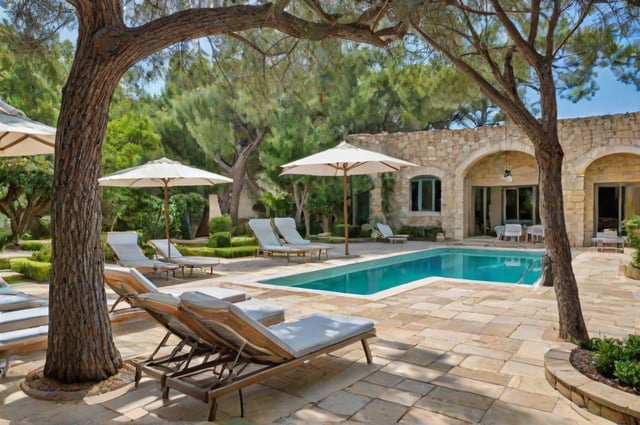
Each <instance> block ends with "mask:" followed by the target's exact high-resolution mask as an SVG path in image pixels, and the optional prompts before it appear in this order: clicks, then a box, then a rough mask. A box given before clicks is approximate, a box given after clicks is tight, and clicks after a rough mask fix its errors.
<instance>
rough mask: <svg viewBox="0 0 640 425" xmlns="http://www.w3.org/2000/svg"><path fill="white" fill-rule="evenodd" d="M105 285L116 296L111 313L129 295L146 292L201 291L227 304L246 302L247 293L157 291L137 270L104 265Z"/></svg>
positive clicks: (216, 289)
mask: <svg viewBox="0 0 640 425" xmlns="http://www.w3.org/2000/svg"><path fill="white" fill-rule="evenodd" d="M104 279H105V283H106V284H107V285H108V286H109V287H110V288H111V289H112V290H113V292H115V293H116V294H117V295H118V299H117V300H116V302H115V303H114V304H113V306H112V307H111V311H113V310H114V309H115V307H116V305H117V304H118V303H120V301H123V300H124V301H127V299H128V297H129V296H131V295H137V294H144V293H147V292H165V293H168V294H171V295H175V296H179V295H180V294H181V293H183V292H189V291H201V292H204V293H206V294H208V295H211V296H213V297H216V298H220V299H222V300H225V301H229V302H240V301H245V300H247V298H248V297H247V293H246V292H243V291H238V290H236V289H229V288H220V287H217V286H214V287H209V288H200V287H197V288H196V287H189V286H183V285H179V286H177V287H176V286H174V287H165V288H163V290H162V291H160V289H158V287H157V286H156V285H154V284H153V282H151V281H150V280H149V279H147V277H146V276H144V275H143V274H142V273H141V272H140V271H139V270H138V269H136V268H130V267H122V266H118V265H115V264H105V265H104Z"/></svg>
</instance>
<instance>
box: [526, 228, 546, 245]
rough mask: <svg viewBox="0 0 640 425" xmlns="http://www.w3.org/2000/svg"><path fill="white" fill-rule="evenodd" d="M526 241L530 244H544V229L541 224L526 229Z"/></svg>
mask: <svg viewBox="0 0 640 425" xmlns="http://www.w3.org/2000/svg"><path fill="white" fill-rule="evenodd" d="M527 239H530V240H531V242H534V243H535V242H544V227H542V224H534V225H533V226H529V227H527Z"/></svg>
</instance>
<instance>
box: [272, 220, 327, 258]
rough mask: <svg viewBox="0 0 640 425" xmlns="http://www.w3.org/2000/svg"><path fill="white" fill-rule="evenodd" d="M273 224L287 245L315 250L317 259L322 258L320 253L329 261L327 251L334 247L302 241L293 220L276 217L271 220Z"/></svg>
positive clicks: (306, 240)
mask: <svg viewBox="0 0 640 425" xmlns="http://www.w3.org/2000/svg"><path fill="white" fill-rule="evenodd" d="M273 224H274V226H275V227H276V229H278V233H280V236H282V237H283V238H284V240H285V241H286V242H287V244H289V245H297V246H301V247H304V248H306V249H309V250H314V249H315V250H317V251H318V259H320V258H322V252H324V256H325V258H326V259H329V250H330V249H332V248H334V245H332V244H329V243H317V242H311V241H310V240H308V239H304V238H303V237H302V235H300V233H298V229H296V222H295V220H294V219H293V218H291V217H276V218H274V219H273Z"/></svg>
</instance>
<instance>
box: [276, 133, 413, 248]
mask: <svg viewBox="0 0 640 425" xmlns="http://www.w3.org/2000/svg"><path fill="white" fill-rule="evenodd" d="M417 166H418V165H417V164H414V163H412V162H408V161H404V160H402V159H398V158H393V157H391V156H387V155H384V154H381V153H378V152H373V151H369V150H366V149H361V148H358V147H356V146H353V145H350V144H349V143H347V142H342V143H340V144H339V145H338V146H336V147H335V148H331V149H327V150H325V151H322V152H318V153H316V154H313V155H310V156H307V157H305V158H302V159H299V160H297V161H293V162H290V163H288V164H285V165H283V166H282V168H283V171H282V173H281V175H284V174H304V175H311V176H342V203H343V213H344V254H345V255H349V227H348V225H347V216H348V211H347V182H348V176H350V175H358V174H376V173H386V172H391V171H399V170H402V169H403V168H408V167H417Z"/></svg>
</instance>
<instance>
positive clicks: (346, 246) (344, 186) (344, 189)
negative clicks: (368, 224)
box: [342, 167, 349, 255]
mask: <svg viewBox="0 0 640 425" xmlns="http://www.w3.org/2000/svg"><path fill="white" fill-rule="evenodd" d="M347 183H348V182H347V168H346V167H345V168H344V174H343V175H342V212H343V214H344V255H349V224H348V222H347V216H348V214H349V213H348V211H347V186H348V184H347Z"/></svg>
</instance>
